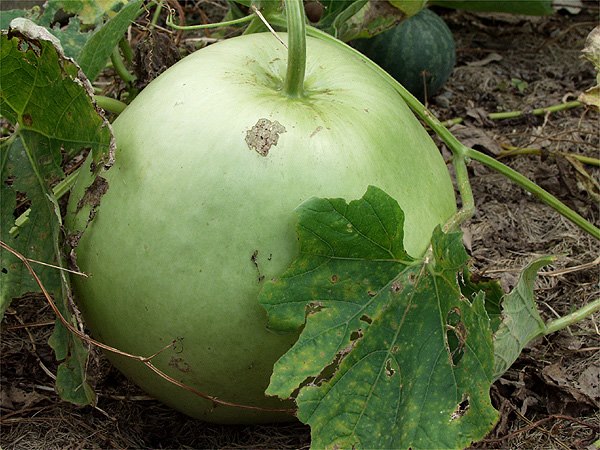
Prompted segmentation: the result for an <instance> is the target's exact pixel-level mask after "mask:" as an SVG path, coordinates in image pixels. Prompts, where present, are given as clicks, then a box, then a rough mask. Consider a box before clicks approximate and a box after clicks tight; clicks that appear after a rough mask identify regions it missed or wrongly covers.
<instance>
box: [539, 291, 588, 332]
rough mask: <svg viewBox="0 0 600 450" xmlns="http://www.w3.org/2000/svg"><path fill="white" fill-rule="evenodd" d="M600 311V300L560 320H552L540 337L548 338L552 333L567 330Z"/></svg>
mask: <svg viewBox="0 0 600 450" xmlns="http://www.w3.org/2000/svg"><path fill="white" fill-rule="evenodd" d="M597 311H600V298H597V299H596V300H593V301H591V302H589V303H588V304H587V305H585V306H583V307H581V308H579V309H578V310H577V311H575V312H572V313H571V314H567V315H566V316H563V317H560V318H559V319H555V320H551V321H550V322H548V323H547V324H546V328H545V329H544V331H542V332H541V333H540V334H539V336H538V337H540V336H546V335H548V334H550V333H554V332H556V331H559V330H562V329H563V328H567V327H568V326H569V325H573V324H574V323H577V322H579V321H581V320H583V319H585V318H586V317H588V316H591V315H592V314H594V313H595V312H597Z"/></svg>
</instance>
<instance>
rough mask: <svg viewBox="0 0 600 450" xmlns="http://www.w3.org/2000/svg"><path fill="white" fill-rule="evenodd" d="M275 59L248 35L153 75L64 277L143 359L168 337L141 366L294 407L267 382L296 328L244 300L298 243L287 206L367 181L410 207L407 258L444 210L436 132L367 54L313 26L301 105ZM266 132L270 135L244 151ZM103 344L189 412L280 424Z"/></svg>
mask: <svg viewBox="0 0 600 450" xmlns="http://www.w3.org/2000/svg"><path fill="white" fill-rule="evenodd" d="M283 37H284V39H285V34H284V35H283ZM286 62H287V51H286V49H285V48H284V47H283V46H282V45H281V43H279V42H278V41H277V40H276V39H275V37H273V36H272V35H271V34H257V35H250V36H243V37H239V38H235V39H230V40H227V41H225V42H222V43H219V44H215V45H211V46H209V47H208V48H206V49H203V50H200V51H198V52H196V53H194V54H192V55H191V56H188V57H187V58H185V59H184V60H183V61H181V62H179V63H178V64H177V65H175V66H174V67H172V68H170V69H169V70H168V71H166V72H165V73H164V74H163V75H161V76H160V77H159V78H158V79H156V80H155V81H153V82H152V83H151V84H150V85H149V86H148V87H147V88H146V89H145V90H144V91H143V92H142V93H141V94H140V95H139V96H138V97H137V98H136V99H135V100H134V101H133V102H132V104H131V105H130V106H129V107H128V108H127V109H126V110H125V112H123V114H122V115H121V116H120V117H119V118H118V119H117V120H116V121H115V123H114V132H115V135H116V139H117V147H118V148H117V152H116V164H115V165H114V167H113V168H111V169H110V170H109V171H108V172H107V173H106V175H105V177H106V179H107V181H108V185H109V189H108V192H107V193H106V195H104V197H103V198H102V202H101V205H100V207H99V209H98V212H97V214H96V216H95V218H94V219H93V220H92V221H91V222H90V224H89V225H88V227H87V229H86V230H85V232H84V234H83V237H82V239H81V241H80V243H79V245H78V247H77V249H76V254H77V258H78V264H79V267H80V268H81V270H83V271H85V272H86V273H88V274H89V278H79V277H77V278H74V287H75V292H76V295H77V300H78V302H79V304H80V305H81V309H82V311H83V314H84V316H85V319H86V322H87V323H88V325H89V327H90V328H91V330H92V332H93V334H94V335H95V337H97V338H98V339H100V340H102V341H103V342H106V343H107V344H109V345H112V346H114V347H117V348H119V349H122V350H125V351H128V352H130V353H134V354H138V355H151V354H153V353H155V352H156V351H158V350H160V349H161V348H163V347H164V346H165V345H167V344H168V343H169V342H171V341H172V340H174V339H177V340H178V344H177V345H176V346H175V347H174V348H169V349H167V350H165V351H163V352H162V353H160V355H159V356H157V357H156V358H155V359H154V360H153V362H154V363H155V364H156V365H157V366H158V367H160V368H161V370H164V371H165V372H167V373H168V374H170V375H171V376H173V377H174V378H176V379H178V380H180V381H182V382H183V383H185V384H188V385H190V386H192V387H194V388H196V389H198V390H200V391H202V392H205V393H207V394H210V395H212V396H216V397H219V398H221V399H223V400H227V401H231V402H236V403H243V404H249V405H257V406H262V407H281V406H284V407H285V406H289V405H287V404H285V403H284V404H282V403H281V402H280V401H279V400H276V399H266V398H265V397H264V394H263V392H264V390H265V389H266V387H267V385H268V383H269V377H270V374H271V372H272V366H273V364H274V362H275V361H276V360H277V359H278V358H279V357H280V356H281V355H282V354H283V353H284V352H285V351H286V350H287V349H288V348H289V347H290V346H291V345H292V343H293V342H294V340H295V338H296V336H290V335H283V336H282V335H276V334H273V333H271V332H269V331H268V330H266V329H265V323H266V317H265V313H264V311H263V310H262V308H261V307H260V306H259V304H258V302H257V294H258V292H259V290H260V288H261V286H262V283H263V282H264V279H269V278H272V277H275V276H277V275H278V274H280V273H281V272H283V270H284V269H285V268H286V266H287V265H288V264H289V263H290V262H291V260H292V259H293V257H294V256H295V254H296V253H297V251H298V248H297V241H296V234H295V224H296V219H295V215H294V208H296V207H297V206H298V205H299V204H300V203H302V202H303V201H305V200H307V199H308V198H310V197H312V196H319V197H343V198H345V199H347V200H352V199H355V198H359V197H360V196H362V194H363V193H364V192H365V190H366V189H367V186H368V185H375V186H377V187H380V188H382V189H383V190H385V191H386V192H387V193H389V194H390V195H391V196H393V197H394V198H395V199H397V200H398V202H399V203H400V206H401V207H402V208H403V210H404V211H405V214H406V238H405V244H406V248H407V249H408V251H409V252H410V253H411V254H412V255H415V256H418V255H420V254H421V253H422V252H423V251H424V250H425V248H426V246H427V244H428V241H429V238H430V234H431V232H432V230H433V228H434V227H435V226H436V225H437V224H439V223H442V222H444V221H445V220H446V219H447V218H448V217H449V216H450V215H451V214H452V213H453V212H454V211H455V199H454V192H453V188H452V184H451V181H450V178H449V175H448V173H447V170H446V167H445V164H444V161H443V160H442V158H441V156H440V154H439V152H438V150H437V149H436V147H435V145H434V144H433V142H432V140H431V139H430V138H429V136H428V135H427V133H426V132H425V130H424V129H423V128H422V127H421V125H420V124H419V123H418V121H417V120H416V119H415V118H414V116H413V115H412V113H411V112H410V111H409V109H408V107H407V106H406V104H405V103H404V102H403V101H402V100H401V98H400V97H399V96H398V95H397V93H396V92H395V91H394V90H393V89H392V88H391V87H390V86H389V85H387V84H386V82H385V81H382V79H381V78H380V77H379V76H378V75H377V74H376V73H375V72H374V71H372V69H370V68H368V67H367V66H366V64H365V63H364V62H363V61H361V60H360V59H359V58H358V57H355V56H353V55H350V54H349V53H348V52H344V51H342V50H340V49H338V48H337V47H335V46H334V45H332V44H330V43H326V42H322V41H318V40H315V39H311V38H308V39H307V70H306V78H305V94H306V95H305V96H304V97H303V98H301V99H291V98H288V97H287V96H286V95H285V94H284V93H283V92H282V84H283V80H284V78H285V73H286ZM265 119H266V120H265ZM257 124H258V126H257ZM250 130H254V132H252V131H250ZM249 132H250V133H249ZM276 136H277V137H278V140H277V142H276V143H275V139H274V138H275V137H276ZM261 138H262V139H264V138H268V139H270V141H267V142H266V144H265V145H262V146H258V147H259V148H258V149H256V148H254V147H257V142H260V139H261ZM269 143H270V144H271V146H270V148H268V153H267V147H269ZM86 178H87V179H86ZM89 183H90V179H89V177H86V176H81V179H80V180H79V182H78V185H77V186H76V188H75V190H74V193H73V195H72V197H71V201H70V203H69V212H68V218H67V224H68V226H69V227H70V228H71V229H72V230H81V229H83V227H84V226H85V223H86V220H87V217H88V214H89V207H88V206H86V207H84V208H82V209H81V210H80V211H78V212H76V210H77V203H78V200H79V198H81V196H82V193H83V191H84V189H85V187H86V186H87V185H89ZM109 356H110V358H111V360H112V361H113V362H114V364H115V365H116V366H117V367H118V368H119V369H120V370H121V371H122V372H123V373H125V374H126V375H127V376H129V377H130V378H131V379H132V380H134V381H135V382H136V383H137V384H139V385H140V386H141V387H142V388H144V389H145V390H147V391H148V392H149V393H150V394H152V395H153V396H155V397H156V398H158V399H160V400H162V401H163V402H165V403H166V404H168V405H170V406H172V407H174V408H176V409H178V410H180V411H183V412H185V413H187V414H190V415H192V416H195V417H198V418H201V419H204V420H207V421H212V422H224V423H251V422H267V421H273V420H285V419H289V418H290V417H289V416H285V415H282V414H281V413H273V412H262V411H259V412H257V411H249V410H243V409H238V408H232V407H225V406H214V405H213V404H211V402H209V401H206V400H203V399H201V398H199V397H197V396H195V395H193V394H191V393H189V392H187V391H185V390H183V389H181V388H179V387H177V386H174V385H172V384H170V383H168V382H167V381H165V380H162V379H160V378H159V377H158V376H157V375H156V374H154V373H152V372H150V371H149V370H148V369H147V368H145V367H143V366H142V364H141V363H139V362H137V361H133V360H128V359H125V358H122V357H116V356H111V355H109Z"/></svg>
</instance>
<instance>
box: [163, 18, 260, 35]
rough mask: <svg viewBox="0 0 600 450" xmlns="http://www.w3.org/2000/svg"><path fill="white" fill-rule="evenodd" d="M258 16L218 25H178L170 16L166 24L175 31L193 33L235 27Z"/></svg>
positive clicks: (218, 23)
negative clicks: (194, 31)
mask: <svg viewBox="0 0 600 450" xmlns="http://www.w3.org/2000/svg"><path fill="white" fill-rule="evenodd" d="M255 17H256V16H255V15H254V14H250V15H248V16H244V17H241V18H239V19H233V20H226V21H225V22H216V23H204V24H202V25H177V24H176V23H175V22H173V15H172V14H169V15H168V17H167V20H166V22H165V23H166V24H167V25H168V26H169V27H171V28H173V29H175V30H183V31H192V30H205V29H207V28H220V27H229V26H233V25H239V24H242V23H246V22H250V21H252V19H254V18H255Z"/></svg>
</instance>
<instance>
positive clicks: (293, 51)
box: [283, 0, 306, 98]
mask: <svg viewBox="0 0 600 450" xmlns="http://www.w3.org/2000/svg"><path fill="white" fill-rule="evenodd" d="M285 12H286V15H287V29H288V61H287V73H286V75H285V83H284V85H283V91H284V92H285V94H286V95H287V96H288V97H291V98H299V97H302V96H303V94H304V75H305V73H306V24H305V20H304V5H303V3H302V0H286V2H285Z"/></svg>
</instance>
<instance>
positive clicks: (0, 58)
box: [0, 19, 113, 404]
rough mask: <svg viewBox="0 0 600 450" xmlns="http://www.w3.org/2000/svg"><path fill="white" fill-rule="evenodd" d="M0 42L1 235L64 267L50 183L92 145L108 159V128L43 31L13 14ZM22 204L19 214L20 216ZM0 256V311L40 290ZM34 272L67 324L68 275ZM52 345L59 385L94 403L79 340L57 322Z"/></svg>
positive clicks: (68, 394) (72, 67) (83, 82)
mask: <svg viewBox="0 0 600 450" xmlns="http://www.w3.org/2000/svg"><path fill="white" fill-rule="evenodd" d="M0 39H1V48H2V51H1V54H0V87H1V89H0V110H1V111H2V115H3V116H4V117H5V118H6V119H7V120H8V121H9V122H11V123H12V124H13V126H14V132H13V134H12V135H11V136H10V137H9V138H7V139H6V140H5V141H4V142H3V143H2V146H1V151H2V155H1V159H0V161H1V162H2V165H1V169H2V170H1V175H2V180H0V182H1V183H2V199H3V202H2V230H1V239H2V241H3V242H5V243H6V244H7V245H9V246H11V247H12V248H14V249H16V250H18V251H19V252H20V253H22V254H23V255H24V256H26V257H27V258H30V259H35V260H40V261H43V262H46V263H50V264H54V265H56V266H59V267H64V266H65V261H64V257H63V255H62V249H61V245H62V223H61V216H60V212H59V208H58V203H57V200H56V198H55V196H54V194H53V191H52V187H53V186H54V185H55V184H56V183H57V182H59V181H60V180H62V179H63V178H64V173H63V171H62V168H61V166H62V162H63V159H66V160H69V159H70V158H71V157H73V156H74V155H76V154H78V153H80V152H81V151H83V150H90V151H91V152H92V153H93V154H94V158H95V161H96V162H97V163H106V164H108V163H109V161H110V160H111V156H110V154H111V149H112V147H113V143H112V133H111V131H110V127H109V126H108V123H107V122H106V120H105V119H104V118H103V117H102V116H101V115H100V114H99V112H98V110H97V109H96V108H95V106H94V104H93V101H92V97H91V94H90V91H91V86H90V84H89V82H88V81H87V79H86V78H85V77H84V76H83V75H82V73H81V71H80V69H79V67H78V66H77V65H76V64H75V63H74V62H73V61H72V60H70V59H68V58H66V57H65V56H64V55H63V52H62V49H61V47H60V45H59V43H58V40H57V39H56V38H55V37H54V36H52V35H51V34H50V33H49V32H48V31H47V30H46V29H44V28H42V27H39V26H37V25H35V24H34V23H33V22H31V21H29V20H27V19H15V20H13V21H12V23H11V29H9V31H8V32H3V33H2V35H1V36H0ZM17 200H18V201H19V202H20V203H22V206H21V205H19V204H17ZM5 201H6V202H5ZM27 206H29V213H28V216H27V218H26V219H25V218H23V216H19V215H20V213H21V212H23V210H24V209H25V208H26V207H27ZM17 216H18V217H17ZM16 217H17V218H16ZM15 218H16V219H15ZM0 256H1V260H2V271H1V273H0V286H2V289H1V290H0V295H1V298H0V305H1V307H2V312H3V311H4V310H5V309H6V308H7V307H8V305H9V302H10V301H11V299H12V298H15V297H20V296H22V295H24V294H26V293H27V292H31V291H37V290H38V288H37V286H35V285H33V284H32V282H31V280H30V275H29V273H26V271H25V270H24V268H23V267H22V265H21V263H20V262H19V261H18V260H16V259H15V258H14V257H13V256H12V255H11V254H9V253H8V252H7V251H2V252H1V254H0ZM36 273H38V274H40V275H41V278H42V282H43V283H44V286H45V287H46V288H47V290H48V291H49V292H50V294H51V295H52V296H53V297H54V300H55V302H56V304H57V306H58V307H59V309H60V310H61V313H62V315H63V316H64V317H65V318H67V320H71V321H72V320H73V319H72V316H71V313H70V305H69V293H70V286H69V282H68V277H67V276H66V275H65V273H64V272H63V271H60V270H56V269H51V268H38V267H36ZM51 344H52V346H53V348H54V349H55V352H56V355H57V359H58V360H60V361H62V363H61V366H60V368H59V374H58V377H57V390H58V391H59V392H61V394H62V395H63V396H64V398H66V399H69V400H71V401H75V402H76V403H79V404H85V403H90V402H91V401H93V395H92V394H91V389H90V388H89V386H87V385H86V383H85V379H84V378H85V377H84V363H85V359H86V354H87V353H86V352H87V351H86V349H85V347H84V346H83V343H82V342H81V341H80V340H79V339H77V338H75V337H74V336H73V335H72V334H71V333H67V332H66V330H65V329H64V327H63V325H62V324H61V323H60V322H58V321H57V326H56V328H55V332H54V335H53V337H52V339H51ZM74 388H76V391H73V389H74Z"/></svg>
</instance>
